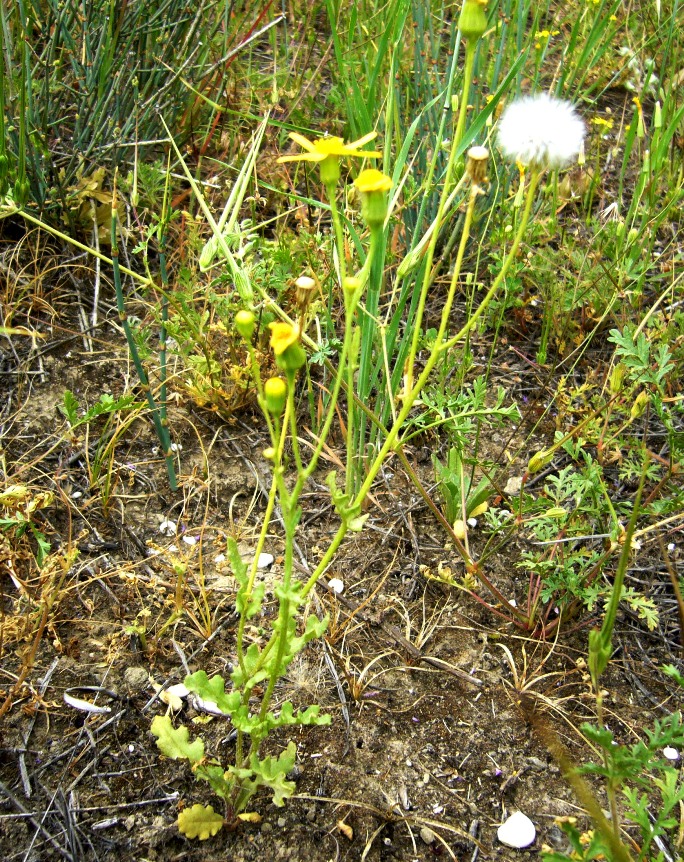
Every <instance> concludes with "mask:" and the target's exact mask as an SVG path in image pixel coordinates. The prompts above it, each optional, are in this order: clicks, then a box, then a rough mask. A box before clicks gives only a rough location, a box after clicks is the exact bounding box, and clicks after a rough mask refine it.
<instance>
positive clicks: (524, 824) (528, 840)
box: [496, 811, 537, 850]
mask: <svg viewBox="0 0 684 862" xmlns="http://www.w3.org/2000/svg"><path fill="white" fill-rule="evenodd" d="M536 836H537V830H536V829H535V828H534V823H533V822H532V821H531V820H530V818H529V817H527V816H526V815H525V814H523V813H522V811H516V812H515V814H511V816H510V817H509V818H508V820H506V821H505V822H504V823H502V824H501V826H499V828H498V829H497V831H496V837H497V838H498V839H499V841H500V842H501V843H502V844H505V845H506V846H507V847H515V849H516V850H522V848H523V847H529V846H530V844H532V842H533V841H534V839H535V838H536Z"/></svg>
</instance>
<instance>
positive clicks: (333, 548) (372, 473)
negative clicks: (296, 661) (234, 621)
mask: <svg viewBox="0 0 684 862" xmlns="http://www.w3.org/2000/svg"><path fill="white" fill-rule="evenodd" d="M540 177H541V172H540V171H535V172H533V174H532V177H531V178H530V185H529V188H528V190H527V200H526V203H525V209H524V212H523V217H522V220H521V222H520V226H519V228H518V231H517V233H516V236H515V239H514V240H513V245H512V246H511V248H510V250H509V252H508V255H507V257H506V259H505V261H504V264H503V266H502V268H501V272H500V273H499V275H498V276H497V278H496V279H495V281H494V283H493V284H492V287H491V288H490V289H489V291H487V294H486V296H485V297H484V299H483V300H482V302H481V303H480V305H479V306H478V308H477V310H476V311H475V312H474V314H473V315H472V316H471V318H470V319H469V321H468V323H466V324H465V325H464V326H463V327H462V328H461V330H460V332H459V333H458V334H457V335H456V336H454V337H453V338H451V339H449V340H448V341H445V342H443V341H442V339H443V338H444V333H445V332H446V328H447V326H448V323H449V315H450V312H451V306H452V303H453V299H454V294H455V291H456V287H457V285H458V279H459V276H460V268H461V262H462V260H463V254H464V251H465V246H466V242H467V240H468V236H469V233H470V225H471V222H472V216H473V209H474V206H475V199H476V192H475V190H474V189H473V190H471V196H470V200H469V201H468V208H467V210H466V214H465V220H464V224H463V234H462V236H461V241H460V244H459V249H458V255H457V258H456V263H455V265H454V272H453V275H452V279H451V286H450V288H449V294H448V296H447V300H446V303H445V305H444V308H443V310H442V319H441V323H440V328H439V332H438V334H437V338H436V339H435V346H434V347H433V350H432V353H431V354H430V356H429V357H428V360H427V362H426V364H425V368H424V369H423V371H422V373H421V374H420V377H419V378H418V380H417V381H416V383H415V385H414V386H413V388H412V389H411V390H410V392H408V393H407V394H406V397H405V398H404V403H403V406H402V409H401V410H400V412H399V414H398V416H397V418H396V421H395V422H394V423H393V425H392V427H391V428H390V429H389V431H388V433H387V437H386V438H385V442H384V444H383V446H382V448H381V449H380V451H379V452H378V454H377V455H376V457H375V460H374V461H373V463H372V465H371V467H370V469H369V471H368V475H367V476H366V479H365V481H364V483H363V485H362V486H361V488H360V489H359V492H358V494H357V495H356V497H355V498H354V505H360V504H361V503H362V502H363V500H364V499H365V497H366V495H367V494H368V492H369V491H370V488H371V486H372V484H373V481H374V480H375V477H376V476H377V474H378V472H379V470H380V467H381V466H382V464H383V462H384V460H385V458H386V457H387V455H388V454H389V452H390V451H391V450H392V449H393V448H394V447H395V445H396V443H397V440H398V437H399V433H400V431H401V428H402V426H403V424H404V422H405V421H406V419H407V417H408V415H409V413H410V412H411V409H412V408H413V404H414V402H415V400H416V398H417V397H418V395H419V394H420V392H421V390H422V389H423V386H424V385H425V383H426V382H427V380H428V378H429V376H430V374H431V373H432V370H433V368H434V367H435V364H436V363H437V361H438V360H439V358H440V356H441V353H442V352H443V351H444V350H446V349H447V348H448V347H453V346H454V345H455V344H456V343H458V342H459V341H460V340H461V339H462V338H463V337H464V336H465V335H466V334H467V333H468V332H470V330H471V329H472V328H473V326H474V325H475V323H476V322H477V320H478V319H479V318H480V316H481V315H482V314H484V312H485V311H486V309H487V307H488V305H489V303H490V302H491V301H492V298H493V297H494V294H495V293H496V290H497V289H498V288H499V287H500V286H501V283H502V282H503V280H504V278H505V276H506V273H507V272H508V270H509V268H510V266H511V263H512V262H513V259H514V257H515V255H516V253H517V250H518V247H519V245H520V242H521V240H522V237H523V233H524V231H525V228H526V227H527V223H528V221H529V217H530V214H531V212H532V201H533V198H534V192H535V190H536V188H537V185H538V183H539V179H540ZM346 532H347V527H346V525H345V524H344V523H342V524H340V526H339V528H338V530H337V533H336V534H335V536H334V537H333V539H332V542H331V543H330V546H329V547H328V550H327V551H326V553H325V554H324V556H323V558H322V559H321V561H320V562H319V564H318V565H317V566H316V568H315V569H314V571H313V573H312V574H311V576H310V577H309V580H308V581H307V582H306V585H305V587H304V590H303V591H302V596H306V595H308V593H309V592H310V591H311V590H312V589H313V587H314V585H315V584H316V581H317V580H318V579H319V578H320V576H321V575H322V574H323V572H324V571H325V570H326V569H327V567H328V566H329V565H330V562H331V561H332V559H333V557H334V556H335V553H336V552H337V549H338V548H339V546H340V545H341V543H342V540H343V539H344V537H345V535H346Z"/></svg>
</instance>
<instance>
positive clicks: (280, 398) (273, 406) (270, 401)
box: [264, 377, 287, 416]
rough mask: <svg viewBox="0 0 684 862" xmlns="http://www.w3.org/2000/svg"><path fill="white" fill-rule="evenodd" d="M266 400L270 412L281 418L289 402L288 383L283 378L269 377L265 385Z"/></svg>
mask: <svg viewBox="0 0 684 862" xmlns="http://www.w3.org/2000/svg"><path fill="white" fill-rule="evenodd" d="M264 398H265V399H266V407H267V408H268V412H269V413H272V414H273V415H274V416H280V415H281V414H282V412H283V410H284V409H285V402H286V401H287V383H286V382H285V381H284V380H283V378H282V377H269V379H268V380H267V381H266V383H264Z"/></svg>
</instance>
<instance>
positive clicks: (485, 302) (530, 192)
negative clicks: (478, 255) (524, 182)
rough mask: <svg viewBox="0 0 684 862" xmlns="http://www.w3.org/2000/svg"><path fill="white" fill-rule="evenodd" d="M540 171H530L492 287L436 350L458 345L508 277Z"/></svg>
mask: <svg viewBox="0 0 684 862" xmlns="http://www.w3.org/2000/svg"><path fill="white" fill-rule="evenodd" d="M541 176H542V171H540V170H534V171H532V175H531V176H530V184H529V186H528V188H527V197H526V199H525V208H524V210H523V215H522V219H521V220H520V224H519V225H518V230H517V231H516V234H515V238H514V239H513V244H512V245H511V247H510V249H509V250H508V254H507V255H506V259H505V260H504V262H503V266H502V267H501V270H500V272H499V274H498V275H497V277H496V278H495V279H494V281H493V283H492V286H491V287H490V288H489V290H488V291H487V293H486V295H485V297H484V299H483V300H482V302H481V303H480V305H479V306H478V308H477V311H475V312H474V314H473V315H472V316H471V317H470V318H469V319H468V322H467V323H466V324H465V325H464V326H463V327H462V328H461V329H460V330H459V332H458V333H457V334H456V335H454V336H453V338H450V339H449V340H448V341H445V342H444V343H443V344H442V345H440V346H439V348H438V350H439V351H440V352H441V351H444V350H449V349H450V348H451V347H453V346H454V345H455V344H458V342H459V341H461V339H462V338H463V337H464V336H465V335H466V334H467V333H468V332H470V330H471V329H472V328H473V327H474V326H475V323H476V322H477V321H478V320H479V319H480V317H481V316H482V315H483V314H484V313H485V311H486V310H487V307H488V306H489V303H490V302H491V301H492V298H493V296H494V294H495V293H496V292H497V291H498V289H499V288H500V287H501V284H502V283H503V280H504V279H505V278H506V276H507V275H508V270H509V269H510V268H511V264H512V263H513V261H514V260H515V257H516V255H517V253H518V248H519V247H520V243H521V241H522V238H523V236H524V234H525V230H526V229H527V224H528V222H529V219H530V215H531V213H532V204H533V202H534V193H535V191H536V190H537V186H538V185H539V180H540V179H541Z"/></svg>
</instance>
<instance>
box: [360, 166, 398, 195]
mask: <svg viewBox="0 0 684 862" xmlns="http://www.w3.org/2000/svg"><path fill="white" fill-rule="evenodd" d="M354 185H355V186H356V188H357V189H358V190H359V191H360V192H363V193H365V194H368V193H369V192H388V191H389V190H390V189H391V188H392V180H391V179H390V178H389V177H388V176H387V175H386V174H383V173H382V172H381V171H378V170H376V169H375V168H368V170H365V171H361V173H360V174H359V175H358V177H357V178H356V179H355V180H354Z"/></svg>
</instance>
